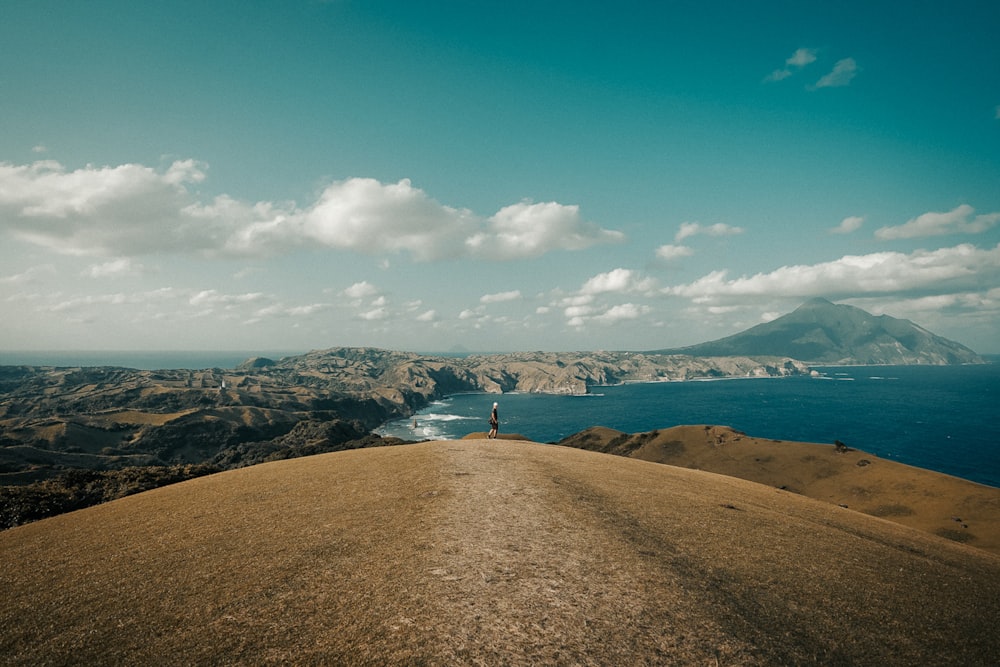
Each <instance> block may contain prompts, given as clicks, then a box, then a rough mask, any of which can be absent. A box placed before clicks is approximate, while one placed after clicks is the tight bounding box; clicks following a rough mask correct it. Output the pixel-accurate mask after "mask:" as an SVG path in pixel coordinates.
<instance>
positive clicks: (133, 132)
mask: <svg viewBox="0 0 1000 667" xmlns="http://www.w3.org/2000/svg"><path fill="white" fill-rule="evenodd" d="M998 28H1000V5H997V4H996V3H992V2H948V3H946V2H922V1H917V2H912V3H907V4H906V7H905V9H903V8H901V6H900V5H899V3H893V2H858V3H853V2H835V3H834V2H829V3H827V2H809V3H803V2H762V3H745V2H712V1H700V2H664V3H647V2H628V1H626V2H618V3H588V2H530V3H529V2H519V1H516V0H515V1H506V2H459V1H457V0H456V1H454V2H434V1H431V2H418V3H413V2H383V1H379V0H364V1H362V0H332V1H329V2H319V1H316V0H301V1H293V0H288V1H284V2H266V1H259V2H235V1H234V2H204V1H201V2H186V1H185V2H160V3H136V2H110V1H102V0H96V1H94V2H87V3H79V2H69V1H63V2H55V1H51V0H30V1H22V0H6V2H4V3H3V5H2V7H0V119H2V121H0V123H2V127H3V131H2V132H0V308H2V315H3V322H4V324H3V327H0V349H7V350H44V349H157V350H166V349H236V350H302V351H304V350H309V349H318V348H326V347H333V346H339V345H365V346H378V347H387V348H393V349H403V350H417V351H445V350H449V349H452V348H454V347H456V346H463V347H465V348H467V349H470V350H484V351H503V350H556V351H559V350H593V349H615V350H621V349H625V350H648V349H657V348H664V347H674V346H680V345H686V344H692V343H696V342H701V341H705V340H709V339H713V338H718V337H721V336H724V335H728V334H731V333H734V332H736V331H739V330H742V329H745V328H747V327H750V326H753V325H755V324H758V323H760V322H763V321H766V320H768V319H772V318H774V317H776V316H778V315H781V314H783V313H786V312H789V311H791V310H792V309H794V308H795V307H797V306H798V305H799V304H801V303H802V302H803V301H805V300H806V299H809V298H811V297H815V296H823V297H826V298H829V299H831V300H833V301H837V302H842V303H850V304H852V305H856V306H859V307H862V308H865V309H866V310H868V311H870V312H873V313H875V314H883V313H886V314H890V315H893V316H895V317H903V318H908V319H911V320H913V321H914V322H916V323H918V324H920V325H922V326H924V327H925V328H928V329H930V330H931V331H934V332H935V333H939V334H941V335H944V336H947V337H949V338H953V339H955V340H958V341H959V342H962V343H964V344H966V345H969V346H970V347H972V348H973V349H975V350H977V351H979V352H985V353H1000V40H998V39H997V38H996V35H997V33H998Z"/></svg>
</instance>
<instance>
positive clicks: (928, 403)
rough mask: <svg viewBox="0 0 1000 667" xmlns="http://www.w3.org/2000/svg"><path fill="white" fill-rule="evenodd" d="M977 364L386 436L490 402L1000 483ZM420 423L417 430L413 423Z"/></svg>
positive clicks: (577, 406)
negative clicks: (842, 451) (495, 414)
mask: <svg viewBox="0 0 1000 667" xmlns="http://www.w3.org/2000/svg"><path fill="white" fill-rule="evenodd" d="M302 352H303V351H301V350H299V351H168V352H138V351H134V352H133V351H126V352H121V351H108V352H80V351H48V352H0V365H22V364H25V365H42V366H121V367H126V368H136V369H140V370H157V369H165V368H190V369H204V368H234V367H235V366H237V365H238V364H240V363H241V362H243V361H245V360H246V359H249V358H250V357H254V356H263V357H269V358H272V359H280V358H281V357H284V356H290V355H294V354H301V353H302ZM991 360H992V361H993V362H994V363H991V364H985V365H977V366H835V367H816V370H817V371H818V372H819V373H820V376H819V377H816V378H810V377H790V378H762V379H734V380H711V381H707V380H706V381H692V382H657V383H646V384H626V385H617V386H611V387H594V388H592V389H591V393H589V394H587V395H585V396H553V395H547V394H519V393H514V394H504V395H501V396H497V395H496V394H460V395H456V396H451V397H449V398H447V399H445V400H442V401H437V402H435V403H433V404H432V405H430V406H428V407H427V408H425V409H424V410H421V411H420V412H419V413H418V414H417V415H416V416H415V417H411V418H409V419H404V420H399V421H395V422H390V423H388V424H385V425H383V426H382V427H381V428H380V429H379V433H381V434H382V435H393V436H397V437H400V438H404V439H407V440H426V439H435V440H436V439H458V438H462V437H463V436H465V435H467V434H468V433H471V432H474V431H486V430H488V428H489V425H488V424H487V419H488V417H489V413H490V408H491V407H492V405H493V402H494V401H498V402H499V403H500V410H499V411H500V429H501V432H505V433H520V434H521V435H523V436H525V437H527V438H529V439H531V440H535V441H538V442H555V441H558V440H561V439H562V438H564V437H566V436H568V435H572V434H573V433H576V432H578V431H581V430H583V429H585V428H588V427H590V426H606V427H609V428H613V429H617V430H619V431H625V432H627V433H639V432H643V431H651V430H653V429H658V428H668V427H670V426H676V425H679V424H720V425H725V426H731V427H732V428H735V429H737V430H739V431H743V432H744V433H747V434H748V435H752V436H756V437H762V438H774V439H776V440H797V441H802V442H818V443H827V444H832V443H833V441H834V440H840V441H841V442H843V443H844V444H846V445H847V446H849V447H855V448H857V449H861V450H864V451H866V452H869V453H871V454H875V455H876V456H880V457H882V458H886V459H891V460H894V461H899V462H901V463H906V464H908V465H913V466H918V467H921V468H928V469H930V470H936V471H938V472H943V473H946V474H949V475H954V476H956V477H963V478H965V479H969V480H972V481H974V482H979V483H981V484H988V485H990V486H995V487H1000V421H998V418H997V412H998V410H997V407H998V406H1000V357H991ZM414 421H416V424H417V426H416V428H414V427H413V424H414Z"/></svg>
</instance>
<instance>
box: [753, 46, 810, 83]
mask: <svg viewBox="0 0 1000 667" xmlns="http://www.w3.org/2000/svg"><path fill="white" fill-rule="evenodd" d="M815 61H816V49H796V51H795V53H793V54H792V55H791V56H789V57H788V59H786V60H785V67H783V68H781V69H776V70H774V71H773V72H771V73H770V74H768V75H767V77H765V79H764V80H765V81H782V80H784V79H787V78H788V77H790V76H791V75H792V74H794V73H795V71H796V70H800V69H802V68H803V67H805V66H806V65H808V64H810V63H813V62H815Z"/></svg>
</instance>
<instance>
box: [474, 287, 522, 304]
mask: <svg viewBox="0 0 1000 667" xmlns="http://www.w3.org/2000/svg"><path fill="white" fill-rule="evenodd" d="M520 298H521V290H512V291H510V292H497V293H496V294H484V295H483V296H481V297H479V302H480V303H502V302H504V301H516V300H518V299H520Z"/></svg>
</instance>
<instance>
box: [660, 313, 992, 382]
mask: <svg viewBox="0 0 1000 667" xmlns="http://www.w3.org/2000/svg"><path fill="white" fill-rule="evenodd" d="M660 352H661V353H662V354H690V355H693V356H698V357H703V356H729V355H744V356H750V357H754V356H760V355H772V354H780V355H782V356H787V357H791V358H793V359H798V360H800V361H803V362H805V363H808V364H819V365H831V366H832V365H845V366H876V365H893V366H908V365H916V364H928V365H949V364H982V363H986V361H985V359H983V358H982V357H981V356H980V355H978V354H976V353H975V352H973V351H972V350H970V349H969V348H967V347H966V346H964V345H962V344H961V343H956V342H955V341H953V340H948V339H947V338H942V337H941V336H938V335H935V334H933V333H931V332H930V331H927V330H926V329H924V328H923V327H920V326H918V325H916V324H914V323H913V322H910V321H909V320H901V319H897V318H895V317H890V316H889V315H879V316H875V315H872V314H870V313H868V312H866V311H864V310H862V309H860V308H855V307H854V306H848V305H846V304H834V303H831V302H830V301H828V300H826V299H822V298H816V299H811V300H809V301H807V302H806V303H804V304H803V305H802V306H800V307H799V308H797V309H796V310H794V311H793V312H791V313H788V314H787V315H782V316H781V317H779V318H777V319H774V320H772V321H770V322H766V323H764V324H758V325H757V326H755V327H753V328H751V329H747V330H746V331H743V332H740V333H738V334H734V335H732V336H727V337H726V338H720V339H718V340H714V341H710V342H708V343H700V344H698V345H690V346H688V347H681V348H675V349H671V350H661V351H660Z"/></svg>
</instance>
